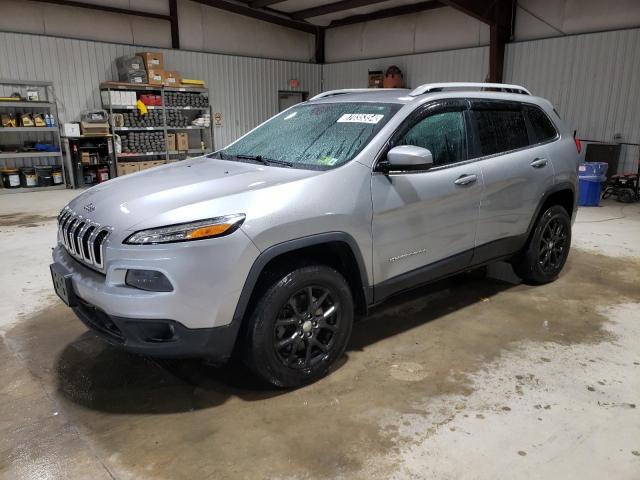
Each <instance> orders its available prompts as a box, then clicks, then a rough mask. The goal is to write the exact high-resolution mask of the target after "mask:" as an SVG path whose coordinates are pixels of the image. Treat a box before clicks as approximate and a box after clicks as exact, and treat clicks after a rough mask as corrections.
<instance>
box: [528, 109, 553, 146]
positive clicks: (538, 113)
mask: <svg viewBox="0 0 640 480" xmlns="http://www.w3.org/2000/svg"><path fill="white" fill-rule="evenodd" d="M525 111H526V113H527V117H528V118H529V123H530V124H531V129H532V130H533V134H534V137H535V140H536V143H541V142H546V141H549V140H552V139H554V138H555V137H556V136H557V135H558V131H557V130H556V127H555V126H554V125H553V123H552V122H551V120H550V119H549V117H548V116H547V114H546V113H544V112H543V111H542V109H540V108H538V107H533V106H531V107H525Z"/></svg>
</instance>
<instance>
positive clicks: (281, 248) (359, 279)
mask: <svg viewBox="0 0 640 480" xmlns="http://www.w3.org/2000/svg"><path fill="white" fill-rule="evenodd" d="M309 263H319V264H324V265H328V266H330V267H333V268H335V269H336V270H338V271H339V272H340V273H341V274H342V275H344V277H345V279H346V280H347V283H349V287H350V288H351V290H352V292H353V295H354V303H355V305H356V311H357V312H358V313H364V312H366V308H367V305H369V304H370V303H371V301H372V294H371V292H372V289H371V287H370V285H369V281H368V277H367V270H366V266H365V263H364V259H363V257H362V253H361V252H360V248H359V247H358V244H357V243H356V241H355V239H354V238H353V237H352V236H351V235H349V234H348V233H346V232H327V233H321V234H317V235H310V236H307V237H302V238H298V239H294V240H288V241H286V242H283V243H279V244H277V245H273V246H271V247H269V248H267V249H266V250H264V251H263V252H261V253H260V255H258V258H256V260H255V261H254V263H253V265H252V266H251V269H250V270H249V273H248V275H247V278H246V280H245V283H244V286H243V288H242V291H241V293H240V297H239V299H238V303H237V305H236V309H235V312H234V315H233V319H232V323H234V324H237V325H238V326H239V325H240V324H241V323H242V321H243V319H244V317H245V314H246V312H247V311H248V310H249V309H250V306H251V304H252V301H254V300H255V297H256V295H255V293H256V291H258V290H259V288H260V286H261V282H265V281H266V280H269V278H268V277H267V276H268V275H269V273H272V274H279V273H281V272H282V271H284V270H286V269H288V270H291V267H292V266H293V267H294V268H295V267H296V266H301V265H304V264H309Z"/></svg>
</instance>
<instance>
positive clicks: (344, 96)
mask: <svg viewBox="0 0 640 480" xmlns="http://www.w3.org/2000/svg"><path fill="white" fill-rule="evenodd" d="M329 93H330V95H327V96H324V97H321V98H317V99H316V98H312V99H310V100H309V101H310V102H314V103H316V102H318V103H340V102H380V103H399V104H407V103H410V102H411V101H412V100H414V97H410V96H409V93H411V90H409V89H408V88H371V89H362V90H334V91H332V92H325V93H323V94H321V95H326V94H329Z"/></svg>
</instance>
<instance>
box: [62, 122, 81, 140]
mask: <svg viewBox="0 0 640 480" xmlns="http://www.w3.org/2000/svg"><path fill="white" fill-rule="evenodd" d="M62 136H63V137H79V136H80V124H79V123H64V124H63V125H62Z"/></svg>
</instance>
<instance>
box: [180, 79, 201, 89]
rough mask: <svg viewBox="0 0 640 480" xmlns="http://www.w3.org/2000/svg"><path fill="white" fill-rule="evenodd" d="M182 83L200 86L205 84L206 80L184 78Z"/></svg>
mask: <svg viewBox="0 0 640 480" xmlns="http://www.w3.org/2000/svg"><path fill="white" fill-rule="evenodd" d="M181 83H182V85H195V86H198V87H203V86H204V80H195V79H192V78H183V79H182V82H181Z"/></svg>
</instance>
